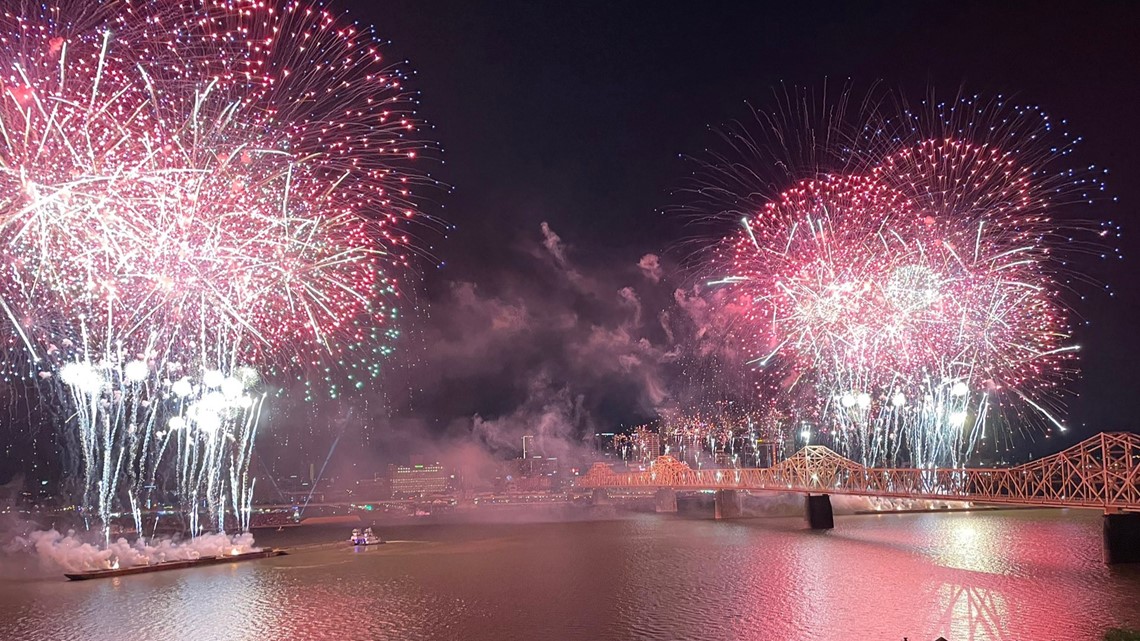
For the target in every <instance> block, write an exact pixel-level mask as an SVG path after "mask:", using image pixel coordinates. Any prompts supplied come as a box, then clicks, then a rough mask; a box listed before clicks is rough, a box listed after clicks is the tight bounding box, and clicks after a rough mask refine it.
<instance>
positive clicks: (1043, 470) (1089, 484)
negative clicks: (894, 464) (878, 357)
mask: <svg viewBox="0 0 1140 641" xmlns="http://www.w3.org/2000/svg"><path fill="white" fill-rule="evenodd" d="M578 486H579V487H583V488H599V489H604V488H635V487H653V488H673V489H715V490H769V491H781V492H801V493H807V494H856V495H861V496H881V497H892V498H912V499H935V500H954V501H972V502H977V503H999V504H1013V505H1040V506H1048V507H1081V508H1099V509H1103V510H1104V512H1105V513H1106V514H1112V513H1118V512H1140V436H1138V435H1136V434H1129V433H1125V432H1106V433H1102V434H1098V435H1097V436H1094V437H1092V438H1090V439H1088V440H1085V441H1082V442H1080V443H1078V444H1076V445H1074V446H1073V447H1070V448H1069V449H1067V450H1064V451H1063V452H1059V453H1057V454H1053V455H1052V456H1049V457H1046V458H1043V459H1039V460H1037V461H1033V462H1030V463H1026V464H1024V465H1018V466H1016V467H1010V468H959V469H915V468H868V467H864V466H862V465H860V464H858V463H856V462H854V461H851V460H850V459H847V458H844V457H842V456H840V455H838V454H836V453H835V452H833V451H831V450H830V449H828V448H826V447H823V446H820V445H810V446H807V447H805V448H803V449H802V450H800V451H799V452H797V453H796V454H794V455H793V456H791V457H789V458H787V459H785V460H784V461H781V462H780V463H778V464H776V465H774V466H772V467H769V468H744V469H709V470H694V469H692V468H690V467H689V466H688V465H686V464H685V463H682V462H680V461H678V460H677V459H675V458H673V457H671V456H662V457H660V458H658V459H657V460H656V461H655V462H654V463H653V464H652V465H651V466H650V468H649V469H647V470H645V471H642V472H628V473H618V472H614V470H613V468H611V467H610V466H609V465H606V464H604V463H596V464H595V465H594V466H593V467H592V468H590V470H589V471H588V472H587V473H586V474H585V475H583V476H582V477H581V478H580V479H579V481H578Z"/></svg>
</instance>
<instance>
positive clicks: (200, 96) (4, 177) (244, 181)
mask: <svg viewBox="0 0 1140 641" xmlns="http://www.w3.org/2000/svg"><path fill="white" fill-rule="evenodd" d="M25 9H26V11H23V12H18V13H17V12H13V13H9V14H5V16H4V20H3V22H2V23H0V34H2V35H0V45H2V49H0V81H2V83H3V89H2V91H0V199H2V200H0V237H2V239H3V243H4V247H5V249H6V258H7V260H6V261H5V264H4V265H3V274H2V277H0V303H2V306H3V312H4V316H5V317H6V319H7V320H8V321H9V322H10V325H11V328H12V330H13V332H14V335H15V336H16V337H17V338H18V344H19V345H20V346H21V347H22V348H23V349H24V350H25V351H26V353H27V354H28V355H29V356H30V360H31V362H32V366H31V368H30V369H31V371H32V373H33V375H35V376H37V377H38V378H39V379H40V380H41V381H42V385H43V387H44V388H45V389H47V390H49V391H50V392H52V393H54V394H55V395H57V396H58V398H59V399H60V400H61V401H62V405H63V408H64V410H65V411H64V415H65V416H66V422H65V426H64V429H65V430H66V431H67V433H68V434H69V436H74V438H73V439H71V440H70V441H69V442H72V448H73V450H74V452H73V453H77V454H78V456H77V458H78V460H79V461H80V462H81V467H82V470H83V471H82V478H83V481H84V482H83V498H82V502H81V505H82V507H83V508H84V509H85V510H86V511H87V512H88V514H89V515H91V516H92V517H95V518H97V520H98V522H99V523H100V525H101V527H102V528H103V529H104V532H107V531H108V529H107V528H108V526H109V524H110V521H111V518H112V516H113V515H114V514H116V513H119V512H130V513H132V514H133V515H134V519H135V522H136V527H137V528H138V529H139V531H140V532H141V526H142V524H141V506H142V505H144V504H145V503H146V502H147V501H149V500H150V499H152V498H154V499H158V500H160V501H161V500H162V498H163V497H162V495H161V491H162V490H165V491H167V492H169V493H172V494H173V495H174V496H176V497H177V501H178V502H179V503H180V504H181V507H182V508H183V510H184V512H185V513H186V514H187V515H188V519H189V526H190V531H191V532H193V533H197V532H200V531H201V530H202V529H203V528H204V527H205V526H203V524H201V523H200V522H199V512H200V506H202V505H203V504H204V505H205V506H206V508H205V514H206V515H207V516H208V519H209V521H210V522H209V523H208V527H209V528H211V529H216V530H218V531H223V530H224V529H225V528H226V518H227V514H229V515H230V516H231V517H233V518H236V519H237V525H238V526H239V527H241V528H243V529H244V527H246V526H248V516H249V503H250V501H251V499H252V484H253V479H251V478H250V477H249V464H250V455H251V450H252V446H253V442H254V436H255V433H256V428H257V423H258V418H259V415H260V411H261V407H262V403H263V401H264V398H265V393H266V392H265V390H266V388H267V385H268V384H269V383H272V382H274V381H277V382H286V381H287V380H288V379H296V380H305V381H306V385H307V386H308V385H309V383H308V381H309V380H318V381H323V382H324V383H325V391H326V393H327V394H328V395H330V396H333V397H335V396H337V395H338V394H339V393H340V388H341V387H342V386H343V385H344V384H348V385H352V386H356V387H359V386H363V385H364V384H366V382H367V381H368V380H369V379H371V378H373V377H375V376H377V375H378V374H379V371H380V363H381V362H382V360H383V358H384V357H385V356H386V355H387V354H388V353H389V352H390V351H391V343H392V341H393V340H394V339H395V338H396V336H397V331H396V329H395V327H394V320H395V315H396V312H395V308H394V307H393V306H392V303H393V302H394V299H395V298H396V297H397V295H398V289H397V288H398V284H397V282H396V280H395V279H394V278H393V277H392V276H391V274H392V273H393V272H394V271H398V270H401V269H403V268H405V267H407V266H408V265H409V260H408V259H409V254H410V253H412V250H411V249H410V248H411V247H412V243H413V240H414V239H413V238H412V236H411V234H410V231H408V223H407V222H406V221H416V220H419V219H421V218H422V217H421V216H419V214H418V210H417V208H416V205H415V199H414V197H413V196H412V191H411V190H412V188H413V187H416V186H417V185H421V184H424V183H425V182H430V180H429V179H427V178H421V177H418V176H417V175H415V174H411V173H406V172H404V170H403V169H402V167H403V166H405V165H406V164H407V163H408V162H409V161H410V160H411V159H412V158H414V157H416V156H417V154H420V153H421V152H423V151H424V150H425V149H429V148H428V147H427V146H426V145H425V144H424V143H421V142H417V141H416V140H415V138H414V136H415V132H416V130H417V127H418V126H419V123H418V122H417V121H416V120H415V119H414V117H413V116H412V113H411V109H412V106H413V100H412V98H411V95H410V94H409V93H408V92H406V90H405V89H404V88H403V79H402V74H401V73H400V70H399V68H392V67H388V66H386V64H385V63H384V62H383V61H382V60H381V58H380V55H379V53H378V46H379V43H378V41H377V40H376V39H375V37H374V36H373V35H372V34H371V33H370V32H367V31H364V32H362V31H359V30H357V29H356V28H355V27H353V26H352V25H350V24H342V22H341V21H340V20H338V19H337V17H336V16H334V15H333V14H331V13H329V12H328V11H326V10H324V9H322V8H320V7H313V6H309V5H306V4H301V3H280V4H279V3H272V2H270V3H264V2H232V1H230V2H206V3H202V4H201V5H188V4H186V3H181V2H174V1H172V2H162V1H153V2H144V3H128V2H117V1H109V2H102V3H94V4H93V5H92V3H80V2H62V3H59V4H54V5H48V6H46V7H41V6H39V5H34V6H33V5H29V6H27V7H25ZM427 224H429V225H430V224H431V221H430V220H428V221H427ZM308 393H309V394H316V393H318V392H317V390H313V389H310V391H309V392H308Z"/></svg>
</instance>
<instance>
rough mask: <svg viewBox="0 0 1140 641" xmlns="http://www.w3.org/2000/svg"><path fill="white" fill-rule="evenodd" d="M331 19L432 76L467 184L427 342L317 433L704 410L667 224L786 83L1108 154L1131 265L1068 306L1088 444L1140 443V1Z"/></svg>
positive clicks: (468, 6) (686, 235) (674, 236)
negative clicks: (693, 162) (728, 142)
mask: <svg viewBox="0 0 1140 641" xmlns="http://www.w3.org/2000/svg"><path fill="white" fill-rule="evenodd" d="M334 7H339V8H342V9H344V10H345V11H346V12H347V13H348V14H349V15H350V16H351V17H352V18H354V19H356V20H357V21H358V22H360V23H362V24H368V23H371V24H374V25H375V26H376V28H377V32H378V33H379V34H380V35H381V36H382V37H384V38H387V39H390V40H391V41H392V42H391V45H389V46H388V48H387V51H386V55H387V57H388V58H389V59H391V60H393V61H399V60H404V59H406V60H407V61H408V65H409V66H410V68H411V69H413V70H414V71H415V72H416V73H415V75H414V76H413V79H412V83H411V86H412V88H414V89H416V90H418V91H419V92H421V93H422V96H421V99H422V110H421V112H420V115H421V116H422V117H423V118H425V119H426V120H427V121H428V122H430V123H431V124H432V125H433V126H434V129H432V130H431V131H430V132H429V133H428V134H427V135H428V136H430V137H431V138H432V139H433V140H436V141H438V142H439V144H440V145H441V146H442V148H443V150H444V151H443V153H442V154H441V157H442V160H443V161H444V162H443V163H442V164H438V163H434V164H433V162H432V161H429V160H425V161H423V162H424V164H423V165H422V166H421V167H420V169H421V170H424V171H430V172H431V173H432V175H433V176H434V177H436V178H438V179H440V180H442V181H444V182H446V183H448V184H450V185H453V186H454V190H453V191H451V192H450V193H446V192H443V191H441V192H439V193H428V194H425V196H427V197H428V198H431V199H432V200H434V201H437V202H438V205H437V206H434V207H433V206H428V207H427V209H428V210H429V211H432V212H434V213H437V214H438V215H439V216H440V217H442V218H443V219H445V220H446V221H447V222H448V223H450V224H451V225H454V227H455V229H454V230H452V231H451V232H450V233H449V234H448V236H447V237H446V238H443V237H440V236H429V237H427V238H426V239H425V240H424V241H423V243H421V244H422V245H423V246H424V247H425V248H426V247H428V246H430V252H431V253H432V255H433V256H435V257H437V258H438V260H439V262H440V265H438V266H436V265H432V264H431V262H430V261H424V262H423V264H422V272H423V274H424V278H423V282H421V283H410V284H409V287H408V290H407V294H408V298H409V299H410V300H413V301H418V303H417V304H414V305H408V304H406V305H405V311H406V312H407V314H406V316H407V317H408V321H409V322H410V323H411V325H410V326H409V332H408V334H407V338H406V340H405V342H404V344H402V345H401V350H402V351H401V356H400V357H399V359H398V360H397V361H396V362H394V364H393V367H392V371H391V372H390V373H389V375H388V380H387V381H386V382H385V385H384V387H383V394H384V395H385V396H386V399H385V400H384V401H383V402H381V401H380V400H378V397H376V398H374V399H373V401H372V402H370V403H369V409H368V410H365V411H363V412H355V413H352V412H348V413H346V412H345V410H344V409H343V408H335V407H334V408H331V409H328V408H324V409H322V408H318V409H315V410H314V412H315V413H316V417H315V420H316V422H318V423H319V422H321V421H325V422H327V421H330V420H334V419H332V418H330V417H333V416H335V417H337V418H335V420H336V421H338V424H340V425H345V426H347V429H356V427H355V424H357V423H364V424H365V425H364V429H366V430H369V431H371V432H373V433H374V435H375V439H374V441H373V442H374V445H375V446H376V447H377V449H378V450H380V451H388V452H395V453H404V452H410V451H416V450H417V449H423V448H424V447H425V445H424V442H423V439H424V438H427V439H428V440H431V439H436V440H437V441H438V442H440V443H443V444H446V443H449V442H455V439H468V440H469V439H470V437H472V436H473V437H474V439H475V441H476V442H479V443H481V444H483V445H486V446H488V447H489V448H490V449H491V450H494V451H497V452H502V453H510V454H512V455H513V450H512V448H514V449H517V445H515V443H516V442H517V438H518V436H519V435H521V434H522V433H532V432H536V431H537V432H540V433H543V434H547V435H548V436H549V437H550V442H552V443H553V442H557V441H558V440H559V439H564V440H566V441H567V442H569V443H572V442H574V441H575V440H576V439H579V437H580V435H581V434H583V433H590V432H591V431H592V430H599V431H608V430H609V429H612V428H616V427H620V426H625V427H629V426H631V425H635V424H637V423H638V422H642V421H646V420H650V419H652V418H653V417H654V416H655V415H656V411H657V410H658V409H659V408H660V407H662V406H663V405H668V404H669V403H674V404H675V403H681V402H684V398H685V394H686V393H688V392H685V391H684V390H683V388H684V387H685V385H686V383H685V382H684V381H681V380H679V376H678V368H677V367H676V364H675V363H674V362H673V360H672V354H673V351H672V347H671V343H670V340H669V338H670V337H669V336H668V334H669V330H668V329H666V325H667V323H663V322H661V314H662V313H665V314H666V315H671V317H672V318H674V319H675V318H676V317H678V316H679V315H680V314H679V310H677V309H676V308H677V304H676V302H675V301H674V296H673V292H674V291H675V290H676V289H677V288H683V287H686V286H689V285H691V284H692V283H691V280H690V277H688V276H686V275H685V274H684V273H683V272H682V271H680V270H679V269H678V265H679V264H680V263H681V262H682V261H683V259H684V258H685V254H686V251H687V250H686V249H685V244H684V242H685V241H686V240H690V239H691V238H692V233H693V232H692V231H691V230H690V229H688V228H687V227H686V226H685V222H686V221H685V220H683V219H682V218H680V217H678V216H676V215H672V214H667V213H662V212H663V210H667V209H668V208H669V207H670V206H671V205H674V204H675V203H676V196H674V195H672V194H671V191H672V190H674V189H676V188H677V187H679V186H681V185H682V184H683V183H684V180H685V176H686V175H687V173H688V172H689V170H690V166H689V165H688V164H686V162H685V161H684V160H683V159H682V156H683V155H685V154H700V153H701V152H702V150H703V149H705V148H706V147H708V146H709V145H712V144H715V143H716V140H717V139H716V134H715V131H714V130H715V129H716V128H717V127H718V126H720V125H721V124H722V123H726V122H729V121H732V120H734V119H746V118H749V117H750V115H751V108H750V107H749V105H752V106H754V107H756V108H759V109H764V108H766V107H771V106H772V105H773V104H774V101H773V90H774V89H776V88H778V87H780V86H781V83H786V85H789V86H792V85H798V86H804V87H809V88H822V87H824V85H825V84H826V85H828V86H829V87H840V86H842V85H843V84H844V83H847V82H850V83H852V84H853V86H855V87H856V88H857V89H862V90H865V89H867V88H868V87H870V86H872V85H873V84H874V83H875V82H880V83H882V86H884V87H886V88H889V89H892V90H898V91H899V92H901V93H902V94H903V95H905V96H906V97H908V98H909V99H911V100H921V99H922V97H923V96H924V95H925V94H926V93H927V92H928V91H929V90H931V89H934V90H936V91H937V92H938V93H940V94H942V95H947V96H951V97H952V96H953V94H954V93H956V92H957V91H958V90H959V88H964V89H965V90H967V91H969V92H971V93H979V94H982V95H994V94H998V93H1001V94H1005V95H1013V96H1015V99H1016V100H1017V101H1019V102H1022V103H1028V104H1036V105H1040V106H1041V107H1042V108H1044V109H1045V110H1046V111H1048V112H1049V113H1050V114H1052V115H1053V116H1054V117H1055V118H1065V119H1068V121H1069V129H1070V130H1071V131H1073V132H1074V133H1076V134H1079V135H1082V136H1083V137H1084V138H1085V143H1084V144H1082V145H1081V147H1080V149H1079V152H1078V153H1077V156H1076V159H1075V161H1074V164H1075V165H1078V166H1079V165H1084V164H1092V163H1095V164H1097V165H1103V166H1107V167H1108V168H1109V169H1110V170H1111V172H1112V173H1111V174H1110V176H1109V185H1110V188H1111V193H1112V195H1113V196H1117V197H1118V198H1119V202H1118V203H1105V205H1104V207H1103V208H1100V209H1099V210H1098V211H1099V212H1101V213H1100V214H1099V215H1100V216H1101V217H1103V218H1104V219H1111V220H1116V221H1120V222H1121V223H1122V224H1123V227H1124V237H1123V239H1122V240H1120V241H1114V242H1118V243H1119V247H1120V248H1121V249H1122V251H1123V254H1124V257H1125V259H1124V260H1122V261H1114V260H1110V261H1104V262H1099V261H1097V260H1094V259H1091V258H1090V259H1089V260H1088V261H1087V264H1085V265H1082V266H1080V267H1079V269H1080V270H1081V271H1085V272H1087V273H1089V274H1090V275H1091V276H1092V277H1093V278H1094V279H1095V280H1097V281H1099V282H1102V283H1105V284H1108V285H1109V286H1110V287H1111V289H1112V291H1113V295H1112V296H1111V297H1110V296H1109V295H1108V294H1107V293H1106V292H1102V291H1098V290H1097V288H1096V287H1087V288H1085V289H1084V290H1083V291H1082V293H1084V294H1086V295H1087V296H1086V300H1083V301H1082V300H1079V299H1075V300H1073V301H1070V302H1071V303H1072V304H1073V305H1074V306H1075V307H1076V309H1077V311H1078V313H1079V314H1081V315H1082V317H1083V319H1081V321H1080V322H1082V323H1083V322H1087V325H1082V326H1081V327H1080V328H1079V330H1078V342H1079V343H1080V344H1081V345H1082V348H1083V349H1082V355H1081V357H1080V367H1081V369H1082V371H1083V374H1082V377H1081V378H1080V379H1079V380H1078V381H1076V382H1075V383H1073V389H1074V390H1075V391H1077V392H1078V393H1079V396H1077V397H1074V398H1073V399H1071V402H1070V414H1069V419H1068V421H1067V422H1068V424H1070V425H1071V426H1073V427H1075V428H1076V429H1074V430H1073V431H1072V433H1071V434H1070V436H1069V437H1068V439H1070V440H1072V439H1076V438H1077V437H1084V436H1087V435H1090V434H1092V433H1094V432H1097V431H1102V430H1128V429H1136V428H1137V424H1136V422H1135V421H1134V419H1133V412H1134V409H1133V407H1134V406H1133V403H1134V402H1135V401H1134V398H1135V396H1136V384H1135V383H1134V382H1133V381H1134V379H1135V378H1136V376H1135V375H1134V374H1133V372H1134V370H1135V363H1136V361H1137V359H1138V358H1140V340H1138V338H1137V336H1136V333H1135V330H1134V328H1135V327H1136V325H1137V322H1138V321H1140V282H1137V279H1136V278H1135V276H1133V272H1134V270H1135V267H1133V264H1134V261H1135V260H1136V259H1137V256H1140V252H1137V251H1136V249H1137V247H1136V244H1137V242H1138V241H1137V239H1138V238H1140V234H1137V233H1136V230H1135V227H1136V224H1135V223H1134V222H1133V221H1135V220H1136V219H1137V218H1136V216H1135V215H1133V210H1134V208H1135V207H1136V206H1137V203H1140V187H1138V185H1140V152H1138V151H1137V149H1140V133H1138V129H1137V127H1136V126H1135V125H1136V115H1137V105H1138V104H1140V83H1138V82H1137V79H1138V78H1140V43H1138V40H1137V38H1136V37H1135V26H1136V25H1137V24H1140V5H1137V4H1132V3H1124V2H1119V3H1086V4H1082V5H1080V6H1065V5H1061V4H1055V5H1054V4H1050V3H1040V2H1034V3H1028V2H1027V3H1003V4H1002V5H1001V6H989V5H988V4H982V3H876V4H875V5H874V6H866V5H863V4H861V3H836V4H834V5H829V4H824V3H821V4H818V5H815V6H810V7H808V6H798V5H794V3H793V4H787V3H785V4H768V3H739V4H730V3H672V2H653V3H648V2H646V3H636V2H623V3H608V2H606V3H603V2H573V3H568V2H560V3H554V2H546V3H544V2H515V1H511V0H498V1H495V2H471V1H469V0H456V1H446V2H440V1H432V2H424V1H423V0H367V1H366V0H341V1H340V2H338V3H335V4H334ZM726 231H729V230H726ZM1110 252H1111V249H1110ZM647 255H652V256H653V257H656V261H654V259H653V258H652V257H648V258H647ZM639 262H640V263H641V265H640V266H639ZM412 307H418V308H419V309H418V310H417V309H412ZM377 394H379V392H377ZM346 402H348V401H346ZM326 411H327V412H332V414H322V412H326ZM283 413H284V412H277V413H276V416H277V419H276V420H277V421H278V422H277V423H276V424H275V425H273V424H271V425H269V426H267V428H266V431H267V433H266V436H265V439H266V441H267V445H269V446H270V447H271V446H272V444H273V443H278V444H285V443H286V441H287V440H290V441H292V442H294V443H295V442H297V440H296V439H300V440H301V441H304V440H305V439H306V438H307V436H306V434H309V433H311V430H312V428H311V425H312V423H313V420H314V419H313V412H310V413H307V416H308V418H306V419H305V420H306V422H307V425H309V428H308V429H303V428H297V426H296V425H295V424H293V423H291V422H290V421H289V420H288V419H287V418H284V419H282V418H281V414H283ZM345 416H348V418H347V419H345ZM295 429H300V430H301V431H300V432H299V433H295V434H291V435H290V439H285V438H284V436H285V435H287V434H289V433H290V432H291V431H292V430H295ZM337 429H340V428H337ZM334 431H335V430H334ZM324 447H325V446H324V445H323V444H321V445H319V446H318V447H316V448H315V451H321V452H322V453H323V452H324V451H325V450H324ZM552 447H553V446H552ZM1049 449H1050V450H1053V449H1056V447H1055V446H1054V445H1050V446H1049ZM306 456H309V455H306ZM394 456H395V455H394ZM309 458H311V456H309Z"/></svg>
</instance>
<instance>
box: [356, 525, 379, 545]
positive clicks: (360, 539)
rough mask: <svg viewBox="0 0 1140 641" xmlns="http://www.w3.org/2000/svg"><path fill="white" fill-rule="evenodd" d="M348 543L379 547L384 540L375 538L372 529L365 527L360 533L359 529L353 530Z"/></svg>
mask: <svg viewBox="0 0 1140 641" xmlns="http://www.w3.org/2000/svg"><path fill="white" fill-rule="evenodd" d="M348 542H349V543H351V544H353V545H380V544H381V543H384V539H382V538H380V537H378V536H376V533H375V532H373V531H372V528H370V527H366V528H364V531H363V532H361V531H360V529H359V528H357V529H355V530H353V531H352V536H351V537H349V539H348Z"/></svg>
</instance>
